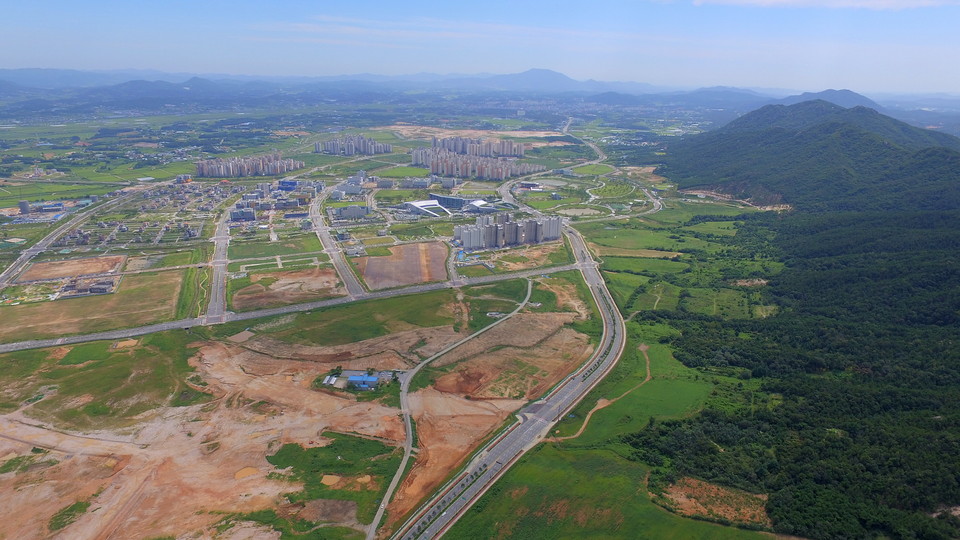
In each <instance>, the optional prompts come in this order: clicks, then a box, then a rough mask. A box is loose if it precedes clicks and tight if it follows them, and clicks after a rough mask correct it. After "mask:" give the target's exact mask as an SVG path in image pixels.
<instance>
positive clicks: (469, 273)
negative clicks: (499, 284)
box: [457, 264, 495, 277]
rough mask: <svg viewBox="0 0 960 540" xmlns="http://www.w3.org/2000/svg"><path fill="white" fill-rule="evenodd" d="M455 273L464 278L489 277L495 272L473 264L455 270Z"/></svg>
mask: <svg viewBox="0 0 960 540" xmlns="http://www.w3.org/2000/svg"><path fill="white" fill-rule="evenodd" d="M457 273H458V274H460V275H461V276H464V277H480V276H489V275H490V274H494V273H495V272H494V271H493V270H490V269H489V268H487V267H486V266H484V265H482V264H474V265H471V266H461V267H459V268H457Z"/></svg>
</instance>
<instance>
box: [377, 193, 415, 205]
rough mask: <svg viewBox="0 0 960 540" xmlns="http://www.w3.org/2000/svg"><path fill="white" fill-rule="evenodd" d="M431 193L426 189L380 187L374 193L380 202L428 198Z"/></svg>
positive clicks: (387, 203) (396, 202)
mask: <svg viewBox="0 0 960 540" xmlns="http://www.w3.org/2000/svg"><path fill="white" fill-rule="evenodd" d="M428 195H429V193H428V190H425V189H380V190H377V192H376V193H375V194H374V195H373V198H374V199H376V201H377V202H378V203H379V204H386V205H390V204H399V203H401V202H406V201H417V200H423V199H426V198H427V196H428Z"/></svg>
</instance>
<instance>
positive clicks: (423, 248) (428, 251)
mask: <svg viewBox="0 0 960 540" xmlns="http://www.w3.org/2000/svg"><path fill="white" fill-rule="evenodd" d="M389 249H390V255H389V256H386V257H358V258H356V259H354V262H355V263H356V265H357V268H358V269H359V270H360V274H361V275H362V276H363V281H365V282H366V284H367V286H368V287H370V288H371V289H389V288H390V287H400V286H403V285H413V284H415V283H427V282H429V281H439V280H443V279H447V267H446V262H447V247H446V246H445V245H444V244H443V243H442V242H423V243H418V244H403V245H400V246H393V247H391V248H389Z"/></svg>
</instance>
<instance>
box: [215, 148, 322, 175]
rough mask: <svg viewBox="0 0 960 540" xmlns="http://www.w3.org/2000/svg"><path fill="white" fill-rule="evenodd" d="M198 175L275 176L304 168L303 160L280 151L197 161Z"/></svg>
mask: <svg viewBox="0 0 960 540" xmlns="http://www.w3.org/2000/svg"><path fill="white" fill-rule="evenodd" d="M196 165H197V176H198V177H201V178H240V177H244V176H275V175H278V174H286V173H288V172H291V171H295V170H297V169H302V168H303V166H304V164H303V162H302V161H297V160H295V159H283V158H282V157H281V156H280V154H279V153H274V154H267V155H265V156H255V157H246V158H239V157H236V158H229V159H223V158H217V159H205V160H201V161H198V162H197V164H196Z"/></svg>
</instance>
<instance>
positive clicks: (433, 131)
mask: <svg viewBox="0 0 960 540" xmlns="http://www.w3.org/2000/svg"><path fill="white" fill-rule="evenodd" d="M373 129H375V130H381V131H393V132H396V133H399V134H400V136H402V137H403V138H405V139H430V138H431V137H437V138H443V137H470V138H474V139H476V138H484V139H489V138H493V137H559V136H561V135H562V133H560V132H559V131H484V130H479V129H444V128H438V127H429V126H415V125H408V124H394V125H392V126H383V127H375V128H373Z"/></svg>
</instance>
